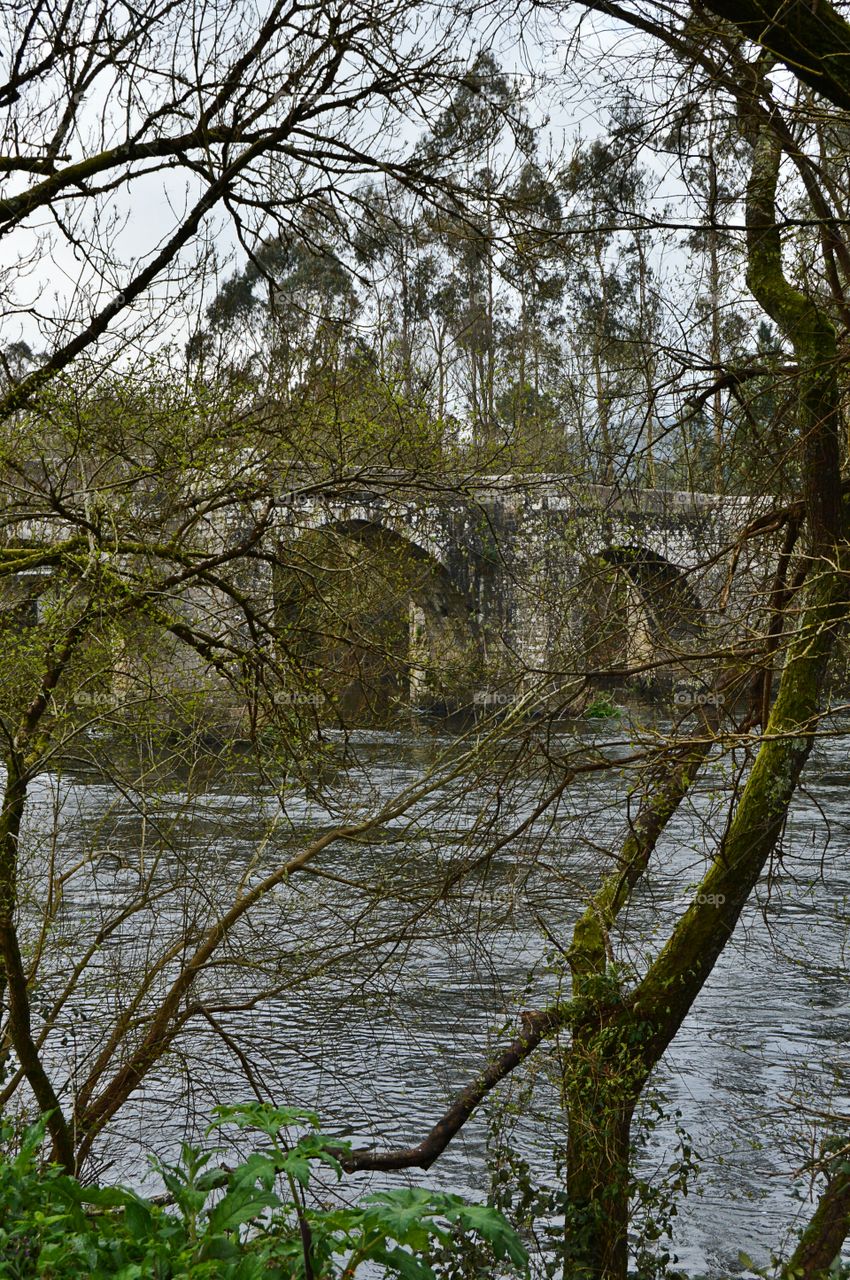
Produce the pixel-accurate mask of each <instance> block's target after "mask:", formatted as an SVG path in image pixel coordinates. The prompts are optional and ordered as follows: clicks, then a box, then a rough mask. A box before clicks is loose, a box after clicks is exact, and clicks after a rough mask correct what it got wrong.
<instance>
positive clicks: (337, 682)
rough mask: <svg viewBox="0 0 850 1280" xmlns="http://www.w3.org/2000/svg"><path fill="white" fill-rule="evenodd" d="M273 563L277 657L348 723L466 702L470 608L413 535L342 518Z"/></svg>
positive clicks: (472, 647) (475, 643)
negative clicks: (311, 677)
mask: <svg viewBox="0 0 850 1280" xmlns="http://www.w3.org/2000/svg"><path fill="white" fill-rule="evenodd" d="M279 562H280V568H279V570H278V572H277V574H276V575H275V577H276V580H275V584H274V592H275V610H276V615H277V619H278V627H277V630H278V634H279V636H280V640H281V644H282V646H283V648H284V649H285V650H286V652H285V653H284V655H283V656H284V657H285V658H286V659H287V660H289V661H290V663H291V661H292V660H294V662H295V664H296V665H298V664H299V663H300V665H301V667H302V670H303V669H304V668H309V667H311V668H312V669H313V670H314V671H315V672H316V676H317V680H318V683H319V685H320V687H321V692H322V693H323V694H324V695H325V696H326V697H327V700H328V701H329V702H336V703H337V704H338V705H339V706H340V707H341V708H343V709H344V710H345V712H346V715H347V717H350V716H351V715H352V714H353V715H355V716H356V714H357V713H358V712H359V711H363V712H364V713H366V714H368V716H369V718H370V719H373V718H374V717H375V715H376V714H377V715H378V717H379V718H380V715H381V714H387V713H389V712H390V711H392V710H393V709H394V708H398V706H399V705H409V706H413V707H416V708H419V709H429V710H452V709H454V708H455V707H459V706H462V705H465V704H467V703H468V702H469V700H470V697H471V690H472V686H473V681H474V675H473V673H474V671H475V669H476V668H477V666H478V664H479V661H480V656H481V638H480V633H479V627H478V622H477V616H476V611H475V608H474V606H473V604H472V603H471V601H470V600H469V599H468V598H467V597H466V595H465V594H464V592H463V591H462V590H461V588H460V587H459V586H458V585H457V583H456V582H455V581H454V580H453V578H452V576H451V574H450V573H449V571H448V569H447V567H446V566H445V564H443V563H442V561H441V560H440V559H438V558H437V557H436V555H435V554H434V551H433V550H432V549H430V548H428V549H426V547H423V546H422V545H420V544H419V542H417V541H416V540H415V539H414V537H411V536H410V533H409V532H407V531H406V532H404V533H402V532H399V531H398V530H396V529H394V528H393V527H392V525H391V524H387V523H384V522H383V521H379V520H376V519H374V518H370V516H369V515H351V514H350V513H342V514H341V515H340V516H339V517H337V518H330V519H326V520H324V521H323V522H322V523H317V524H314V525H312V526H311V527H308V528H306V529H303V530H300V531H299V534H298V536H297V537H296V538H294V539H289V540H287V542H286V544H285V546H282V547H281V549H280V554H279Z"/></svg>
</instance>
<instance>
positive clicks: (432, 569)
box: [274, 473, 772, 705]
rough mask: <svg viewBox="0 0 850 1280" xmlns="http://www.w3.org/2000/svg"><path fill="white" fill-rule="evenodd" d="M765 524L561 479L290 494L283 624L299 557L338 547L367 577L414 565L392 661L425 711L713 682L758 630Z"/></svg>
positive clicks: (288, 621) (284, 534)
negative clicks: (746, 538)
mask: <svg viewBox="0 0 850 1280" xmlns="http://www.w3.org/2000/svg"><path fill="white" fill-rule="evenodd" d="M755 514H756V502H755V500H753V499H730V498H722V497H717V496H714V495H711V494H693V493H679V492H669V491H660V490H647V489H632V490H629V489H625V488H622V489H615V488H606V487H602V486H585V487H577V486H576V485H575V482H574V481H572V480H571V479H570V478H568V477H565V476H558V475H533V476H527V475H524V476H502V477H492V478H489V477H484V478H480V477H477V478H476V479H475V480H474V481H472V482H470V483H468V484H463V483H461V484H458V483H456V482H453V483H452V484H451V485H449V484H448V483H447V485H446V487H445V488H440V487H439V486H435V485H430V486H428V487H422V486H419V485H413V484H411V483H410V482H409V481H406V480H405V479H404V477H402V476H398V477H395V476H394V475H393V474H392V473H387V474H386V476H385V477H384V476H378V477H377V478H376V477H375V476H374V475H370V477H369V478H368V480H364V481H363V482H358V481H354V482H347V483H345V484H340V485H338V486H336V487H333V488H330V489H328V488H323V489H321V490H317V491H315V492H313V491H311V490H310V489H309V487H308V486H305V487H304V488H303V489H298V488H297V487H293V488H292V490H291V491H289V492H286V493H283V494H282V495H281V498H280V500H279V504H278V518H277V525H276V537H277V540H278V555H277V559H278V563H279V564H280V566H281V570H280V572H279V573H278V574H277V575H276V581H275V585H274V590H275V595H276V599H277V602H278V607H279V614H280V618H281V622H282V626H283V628H284V632H285V630H286V627H287V625H290V626H291V627H292V628H293V630H294V624H295V622H296V620H301V621H302V622H303V619H304V616H305V615H304V591H303V581H301V578H302V575H301V574H300V571H299V567H298V561H299V547H303V546H305V545H306V544H309V546H310V548H311V551H310V556H311V557H312V558H313V561H314V562H318V563H320V564H321V563H324V561H323V555H324V554H326V553H327V551H328V549H329V548H331V547H334V548H336V554H337V555H338V554H341V552H340V548H342V547H343V546H348V547H349V548H357V549H358V550H357V551H350V552H349V554H350V555H352V556H354V558H355V559H356V558H357V556H360V557H361V560H362V561H363V563H364V565H365V566H366V569H365V570H364V571H365V572H367V573H368V572H369V570H368V566H370V565H371V574H372V579H371V580H374V578H375V576H376V575H379V574H380V573H381V572H383V571H382V570H380V569H379V567H378V566H379V565H380V564H381V563H383V564H387V563H389V562H391V561H392V560H393V558H395V559H396V561H397V563H398V565H399V566H401V565H402V564H403V565H404V566H405V567H404V569H402V568H401V567H400V568H399V570H398V574H397V581H396V583H395V585H394V586H393V587H392V588H389V587H388V588H387V590H386V591H385V596H392V595H393V594H395V597H396V602H397V604H398V605H399V606H400V607H401V606H403V607H404V609H405V610H406V614H405V617H406V628H405V629H406V636H405V637H404V643H402V644H399V637H398V634H397V635H396V651H397V656H398V659H399V662H400V663H401V665H402V667H404V666H405V664H406V671H407V674H406V677H405V679H406V681H407V689H406V691H405V692H406V693H407V694H409V696H410V698H411V699H412V700H413V701H414V702H415V703H419V704H420V705H428V704H429V703H432V702H436V703H448V704H452V703H457V702H462V703H465V702H466V701H468V700H469V699H470V698H471V699H473V700H477V701H484V702H487V701H490V702H495V703H498V701H499V700H500V698H504V700H505V701H510V700H512V699H513V698H514V697H515V696H517V694H518V693H522V692H523V691H527V690H531V689H534V690H537V691H539V690H541V689H546V688H548V689H549V690H550V691H551V693H552V694H556V695H559V696H568V694H569V691H570V690H576V689H578V688H579V687H580V686H581V685H582V682H584V683H585V685H586V683H587V681H588V680H592V681H594V682H596V683H599V682H600V681H602V682H605V681H609V682H614V683H620V684H622V683H624V682H625V681H627V680H632V681H634V682H637V683H638V684H643V685H644V686H647V687H650V688H652V687H655V688H657V687H659V684H660V685H661V686H662V687H663V685H664V683H665V682H666V683H668V684H669V682H670V681H672V680H674V679H681V678H683V677H685V678H687V677H688V676H690V677H692V678H693V679H696V680H704V679H705V678H706V671H707V665H706V664H707V659H706V658H705V656H704V655H705V654H706V653H707V652H709V651H712V652H713V651H716V649H717V648H718V647H719V646H720V645H721V644H722V643H723V642H724V639H728V637H729V636H730V635H731V634H733V633H735V634H736V635H737V638H738V639H739V640H740V639H741V638H742V631H741V629H742V628H744V629H747V628H754V627H755V626H757V624H758V615H759V614H760V613H761V603H762V602H763V600H764V593H765V587H766V578H767V575H768V574H769V572H770V560H771V559H772V557H771V556H769V555H767V556H766V555H765V551H764V548H763V547H762V548H758V547H756V546H755V544H751V543H748V542H745V543H743V544H742V545H741V544H740V543H739V535H740V532H741V530H742V528H743V527H744V526H745V525H746V524H747V523H748V521H750V520H751V519H752V518H753V516H754V515H755ZM321 548H324V551H323V550H322V549H321ZM759 554H760V558H759ZM337 563H338V562H337ZM349 563H353V561H349ZM369 581H370V579H369V578H368V577H367V579H366V580H365V583H366V585H364V587H363V589H362V591H361V599H360V600H359V601H357V600H355V601H354V602H351V601H348V602H346V603H345V604H344V606H343V608H344V609H345V610H347V611H348V614H349V616H348V618H347V621H348V622H349V623H351V625H352V632H351V635H352V636H353V637H354V639H353V641H352V643H354V644H355V645H360V648H361V649H362V648H363V647H364V646H368V641H369V636H370V634H371V635H372V637H373V638H374V635H375V628H376V627H377V625H378V623H377V621H376V619H377V615H376V613H375V607H374V602H373V603H372V605H371V609H372V613H371V615H370V614H369V609H368V608H367V607H366V606H365V605H364V609H365V614H366V616H365V619H361V624H360V632H359V634H358V633H357V627H356V625H355V624H354V621H353V618H352V617H351V616H350V615H351V611H352V610H353V611H354V613H356V612H357V609H358V608H359V607H360V605H361V604H363V601H364V600H365V597H366V596H367V595H368V594H369V586H368V583H369ZM299 582H301V585H299ZM378 596H380V592H378ZM397 622H398V619H397ZM397 632H398V626H397ZM405 644H406V649H407V652H406V654H405V653H404V652H403V649H404V647H405Z"/></svg>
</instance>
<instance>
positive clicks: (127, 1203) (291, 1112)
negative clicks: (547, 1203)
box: [0, 1103, 527, 1280]
mask: <svg viewBox="0 0 850 1280" xmlns="http://www.w3.org/2000/svg"><path fill="white" fill-rule="evenodd" d="M227 1124H235V1125H237V1126H238V1127H239V1128H242V1129H252V1130H258V1131H259V1132H260V1133H262V1134H264V1135H265V1138H266V1139H267V1145H266V1146H264V1147H263V1149H261V1150H255V1151H253V1152H252V1153H251V1154H250V1155H249V1156H248V1157H247V1158H246V1159H245V1160H244V1161H243V1162H242V1163H241V1164H239V1165H238V1166H237V1167H236V1168H235V1169H232V1170H231V1169H225V1168H224V1167H221V1166H218V1165H214V1164H213V1163H212V1161H213V1158H214V1156H215V1155H216V1154H217V1152H216V1149H211V1150H206V1151H202V1150H199V1149H197V1148H195V1147H192V1146H189V1145H184V1146H183V1149H182V1152H181V1156H180V1159H179V1160H178V1161H177V1162H176V1163H175V1164H159V1163H158V1162H154V1166H155V1168H156V1169H157V1171H158V1172H159V1174H160V1175H161V1177H162V1180H163V1182H164V1184H165V1187H166V1189H167V1192H168V1198H169V1202H170V1203H169V1205H168V1207H164V1206H162V1205H160V1204H157V1203H155V1202H154V1201H152V1200H149V1199H145V1198H144V1197H142V1196H139V1195H137V1194H136V1193H135V1192H133V1191H130V1190H128V1189H127V1188H124V1187H87V1186H83V1185H82V1184H81V1183H80V1182H79V1181H78V1180H77V1179H76V1178H73V1177H70V1176H69V1175H67V1174H65V1173H62V1172H61V1171H60V1170H59V1169H58V1168H57V1167H56V1166H47V1167H42V1166H41V1165H40V1163H39V1151H40V1149H41V1145H42V1141H43V1139H44V1132H45V1124H44V1121H43V1120H42V1121H40V1122H39V1123H38V1124H36V1125H33V1126H32V1127H31V1128H29V1129H28V1130H27V1131H26V1133H25V1134H24V1137H23V1139H22V1141H21V1144H20V1148H19V1150H18V1153H17V1155H15V1156H14V1157H13V1158H9V1159H7V1160H5V1161H4V1162H3V1163H2V1164H0V1277H9V1280H27V1278H28V1277H36V1276H38V1277H45V1278H49V1280H65V1278H67V1280H72V1278H73V1280H77V1277H79V1276H83V1275H85V1276H89V1277H92V1278H93V1280H99V1278H100V1277H107V1276H109V1277H114V1278H115V1280H178V1278H179V1280H184V1278H185V1280H202V1278H203V1277H216V1278H217V1280H259V1278H260V1277H263V1280H306V1278H307V1277H311V1276H312V1277H313V1278H314V1280H320V1278H321V1280H331V1278H332V1277H336V1276H340V1277H346V1280H347V1278H348V1277H353V1276H355V1274H356V1273H357V1271H358V1269H359V1268H360V1267H361V1266H362V1265H363V1264H365V1263H370V1264H372V1265H373V1268H374V1266H377V1267H378V1268H380V1271H379V1273H378V1274H383V1275H385V1276H397V1277H399V1278H400V1280H434V1275H435V1273H434V1271H433V1270H432V1269H431V1267H430V1266H429V1265H428V1264H427V1262H426V1261H424V1260H423V1256H422V1255H423V1254H426V1253H427V1251H428V1250H429V1249H430V1248H432V1247H433V1246H434V1245H435V1244H445V1243H446V1242H447V1241H449V1240H450V1238H451V1232H452V1231H453V1230H460V1231H462V1232H464V1233H467V1234H469V1235H474V1236H476V1237H478V1238H480V1240H482V1241H484V1242H486V1244H487V1246H488V1248H489V1249H490V1251H491V1252H492V1255H493V1256H494V1257H495V1258H496V1259H498V1260H505V1261H506V1262H508V1263H510V1264H511V1265H512V1266H513V1267H514V1268H516V1269H517V1271H518V1272H519V1273H522V1272H523V1271H524V1270H525V1267H526V1263H527V1256H526V1253H525V1250H524V1249H523V1247H522V1244H521V1243H520V1241H519V1238H518V1236H517V1235H516V1233H515V1232H514V1231H513V1230H512V1229H511V1227H509V1226H508V1224H507V1222H506V1221H505V1219H504V1218H503V1217H502V1216H501V1215H500V1214H499V1213H498V1212H496V1210H494V1209H490V1208H487V1207H485V1206H483V1205H470V1204H467V1203H466V1202H465V1201H464V1200H462V1199H461V1197H460V1196H455V1195H448V1194H444V1193H440V1192H433V1191H428V1190H425V1189H423V1188H402V1189H399V1190H393V1191H380V1192H375V1193H374V1194H372V1195H369V1196H366V1197H365V1198H364V1200H363V1202H362V1203H361V1204H360V1205H355V1206H353V1207H350V1208H349V1207H340V1208H331V1209H328V1208H321V1209H317V1208H312V1207H310V1206H309V1205H308V1204H307V1199H306V1197H307V1193H308V1191H309V1185H310V1176H311V1164H312V1163H313V1162H318V1163H321V1164H324V1165H326V1166H328V1167H329V1168H330V1169H331V1170H332V1171H333V1172H334V1173H335V1174H336V1176H337V1177H339V1176H340V1175H341V1173H342V1167H341V1165H340V1162H339V1157H340V1156H341V1155H342V1154H343V1153H344V1152H345V1151H346V1150H347V1144H345V1143H342V1142H339V1141H338V1140H336V1139H331V1138H329V1137H326V1136H325V1135H324V1134H322V1133H320V1132H319V1131H318V1120H317V1118H316V1116H315V1115H314V1114H313V1113H312V1112H308V1111H300V1110H296V1109H293V1108H285V1107H280V1108H275V1107H271V1106H265V1105H263V1104H260V1103H249V1104H246V1105H244V1106H231V1107H218V1108H217V1109H216V1120H215V1121H214V1123H213V1124H212V1125H211V1126H210V1129H214V1128H220V1127H222V1126H223V1125H227ZM292 1126H297V1127H298V1128H300V1129H301V1130H303V1132H301V1134H300V1136H299V1137H298V1138H297V1139H296V1140H295V1141H290V1140H288V1139H287V1138H285V1136H284V1133H283V1131H284V1129H289V1128H291V1127H292ZM0 1137H2V1140H3V1142H4V1144H6V1145H8V1143H9V1142H10V1140H11V1137H12V1135H11V1131H10V1130H9V1129H8V1127H7V1128H4V1129H3V1130H2V1131H0ZM516 1273H517V1272H516V1271H515V1272H514V1274H516ZM372 1274H375V1272H374V1270H373V1272H372Z"/></svg>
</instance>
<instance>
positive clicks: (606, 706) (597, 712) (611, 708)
mask: <svg viewBox="0 0 850 1280" xmlns="http://www.w3.org/2000/svg"><path fill="white" fill-rule="evenodd" d="M584 716H585V719H586V720H619V718H620V708H619V707H617V706H615V705H614V703H613V702H612V701H611V699H610V698H609V697H608V695H607V694H605V693H598V694H597V695H596V697H595V698H594V699H593V701H592V702H591V703H590V704H589V706H587V707H586V708H585V711H584Z"/></svg>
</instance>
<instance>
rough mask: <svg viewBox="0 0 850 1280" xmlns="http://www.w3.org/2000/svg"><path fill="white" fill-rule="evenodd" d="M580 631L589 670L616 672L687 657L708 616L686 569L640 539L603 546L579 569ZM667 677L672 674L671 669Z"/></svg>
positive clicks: (648, 678) (647, 678) (620, 673)
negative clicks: (637, 541)
mask: <svg viewBox="0 0 850 1280" xmlns="http://www.w3.org/2000/svg"><path fill="white" fill-rule="evenodd" d="M579 595H580V599H581V601H582V603H581V605H580V608H581V614H582V617H581V623H580V630H581V636H582V648H583V651H584V653H585V659H586V662H587V665H588V669H589V671H591V672H593V671H596V672H599V673H600V674H605V675H610V676H612V677H615V678H616V677H617V676H628V675H629V674H630V673H632V672H634V671H635V669H638V670H639V669H640V668H646V669H647V671H646V675H645V676H644V677H643V679H644V682H645V683H647V684H652V683H654V677H653V674H652V670H653V668H654V666H655V664H657V663H658V662H659V661H662V662H664V663H665V665H666V664H672V665H675V664H676V662H677V660H678V661H681V662H683V663H686V662H687V655H688V651H689V650H693V648H694V646H695V642H696V641H697V639H698V637H699V636H700V635H701V634H702V632H703V630H704V625H705V615H704V611H703V607H702V604H701V602H700V599H699V597H698V595H697V593H696V591H695V590H694V589H693V587H692V586H691V584H690V581H689V578H688V574H687V572H686V571H685V570H683V569H682V568H680V567H679V566H678V565H675V564H673V563H672V562H671V561H670V560H668V559H667V558H666V557H665V556H663V555H660V554H659V553H658V552H656V551H653V550H652V549H651V548H649V547H647V546H644V545H642V544H640V543H633V542H632V543H618V544H608V545H605V546H603V547H602V548H601V550H599V551H598V552H596V553H595V554H594V555H592V556H591V557H589V558H588V560H587V561H586V562H585V564H584V565H583V567H582V570H581V572H580V582H579ZM666 674H667V675H668V677H669V676H670V675H671V674H672V673H671V672H670V670H669V668H668V669H667V672H666Z"/></svg>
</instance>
